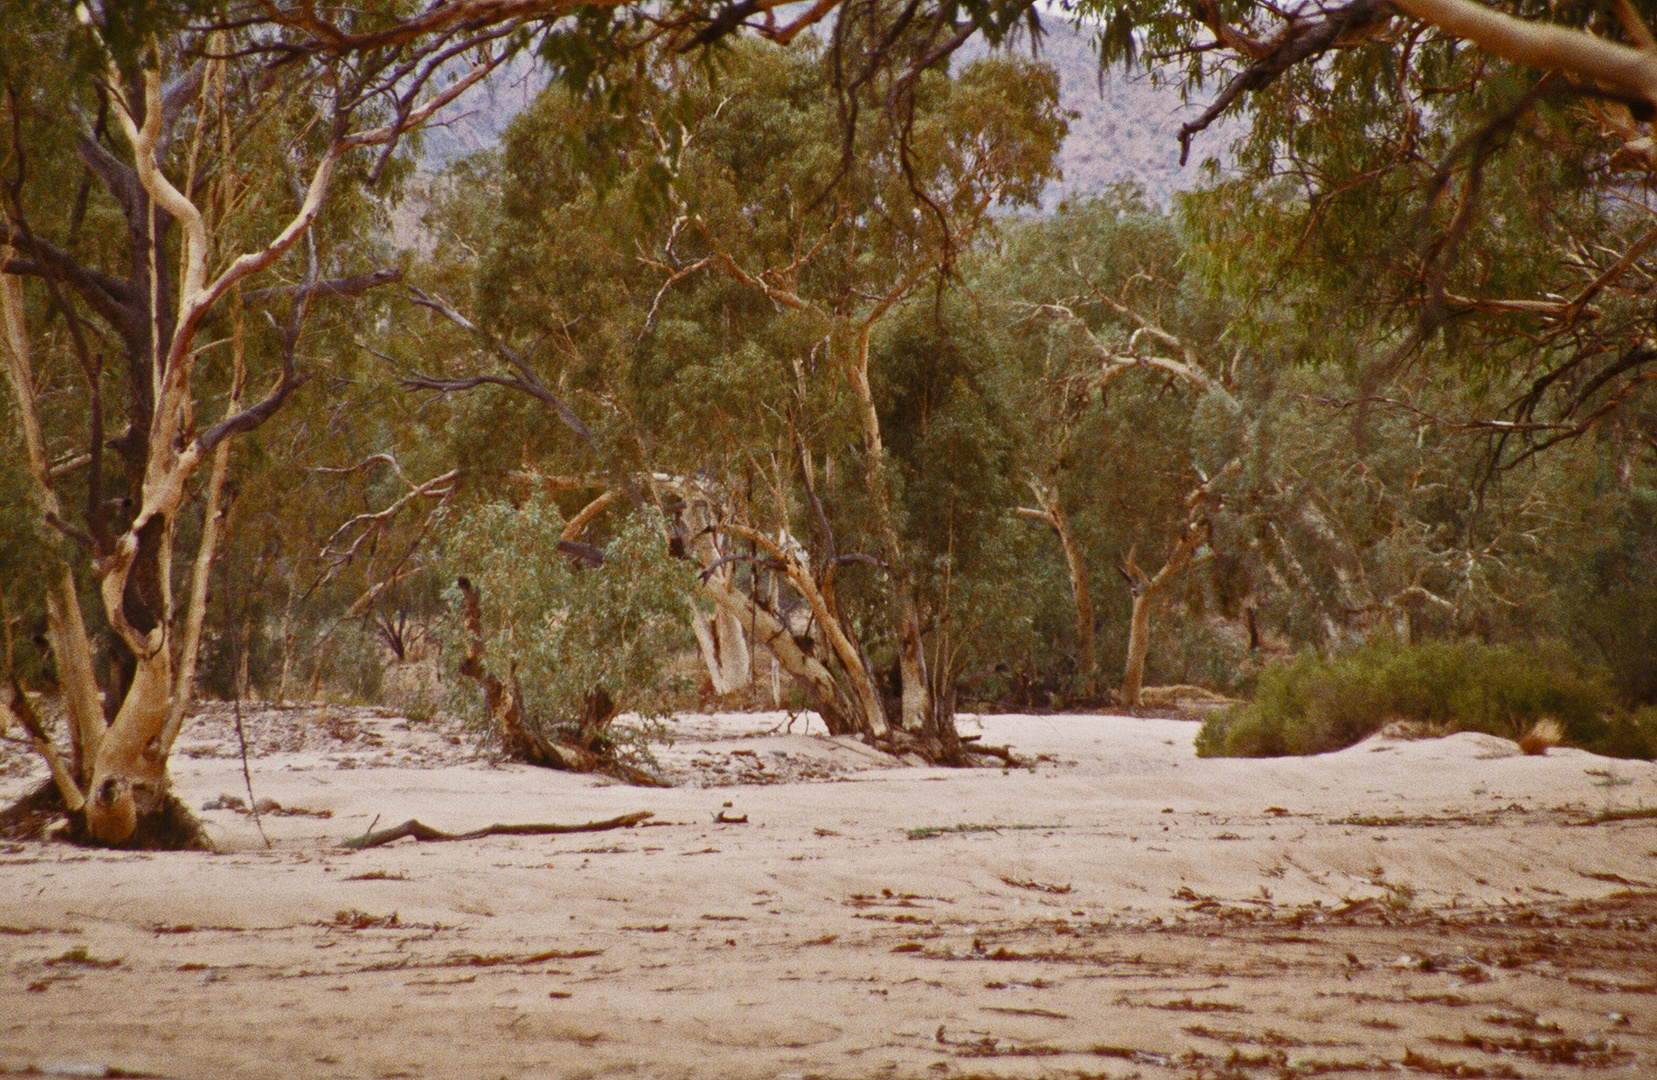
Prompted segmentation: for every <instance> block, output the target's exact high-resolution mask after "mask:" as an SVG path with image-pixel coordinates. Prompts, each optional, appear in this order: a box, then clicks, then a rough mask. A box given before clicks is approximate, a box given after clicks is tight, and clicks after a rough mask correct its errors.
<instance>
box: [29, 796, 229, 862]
mask: <svg viewBox="0 0 1657 1080" xmlns="http://www.w3.org/2000/svg"><path fill="white" fill-rule="evenodd" d="M0 840H9V841H19V840H35V841H46V840H64V841H67V842H69V843H72V844H83V845H86V846H88V847H104V846H107V845H103V844H99V843H97V841H94V840H93V839H92V838H91V836H89V835H88V834H87V831H86V821H85V819H84V818H83V817H82V816H81V815H80V814H72V813H70V812H69V810H68V809H67V808H66V807H65V806H64V804H63V796H62V794H61V793H60V792H59V791H58V789H57V786H56V785H55V784H53V783H52V782H51V781H50V780H48V781H46V782H45V783H43V784H41V785H40V786H39V787H37V788H35V789H34V790H33V791H31V792H29V793H28V794H26V795H22V796H20V797H19V798H18V799H17V800H16V801H14V802H13V803H12V804H11V805H10V806H7V807H5V808H3V809H0ZM118 846H119V847H120V848H121V849H122V850H124V851H212V850H213V844H212V842H211V841H209V840H208V838H207V834H206V833H205V832H203V831H202V827H201V822H200V821H198V820H197V819H196V817H195V815H194V814H192V813H190V811H189V808H188V807H186V806H185V805H184V804H183V803H182V802H180V801H179V799H178V798H177V797H176V796H174V795H168V796H167V797H166V799H164V800H163V801H162V803H161V805H160V806H159V807H158V808H156V809H155V810H153V811H151V812H149V813H147V814H141V815H139V818H138V828H137V831H135V832H134V833H133V834H132V837H131V839H129V840H127V842H126V843H124V844H120V845H118Z"/></svg>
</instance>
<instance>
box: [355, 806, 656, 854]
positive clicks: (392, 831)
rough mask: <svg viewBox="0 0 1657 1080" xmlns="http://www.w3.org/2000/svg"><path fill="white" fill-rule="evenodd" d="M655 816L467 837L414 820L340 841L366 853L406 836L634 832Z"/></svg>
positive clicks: (492, 830)
mask: <svg viewBox="0 0 1657 1080" xmlns="http://www.w3.org/2000/svg"><path fill="white" fill-rule="evenodd" d="M655 816H656V815H655V814H654V813H653V812H652V811H649V810H641V811H639V812H638V813H633V814H623V815H621V816H620V817H613V818H606V819H605V820H603V821H589V822H587V823H586V824H584V825H490V826H487V827H485V828H482V829H473V830H472V831H471V832H463V833H449V832H444V831H443V830H442V829H434V828H432V827H431V826H430V825H424V824H421V823H420V822H419V821H416V820H415V819H414V818H410V819H409V820H407V821H405V822H403V823H402V824H401V825H396V826H393V827H392V828H389V829H381V830H379V831H378V832H367V833H364V834H363V835H361V836H352V837H348V838H346V839H344V840H341V841H340V847H345V848H351V849H352V850H354V851H364V850H366V849H368V848H376V847H380V846H381V845H382V844H389V843H391V842H392V841H393V840H401V839H402V838H403V837H405V836H412V837H414V838H415V839H416V840H419V841H421V842H422V843H424V842H427V841H431V842H442V841H445V840H478V839H481V838H483V837H485V836H553V835H558V834H561V833H582V832H607V831H609V830H610V829H631V828H632V827H633V826H635V825H637V824H638V823H639V822H641V821H644V820H645V819H646V818H652V817H655Z"/></svg>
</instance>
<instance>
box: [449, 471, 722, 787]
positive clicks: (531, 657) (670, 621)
mask: <svg viewBox="0 0 1657 1080" xmlns="http://www.w3.org/2000/svg"><path fill="white" fill-rule="evenodd" d="M563 525H564V522H563V519H562V517H561V516H560V515H559V513H558V511H557V508H556V507H555V506H554V505H553V504H552V503H551V502H550V501H549V500H547V499H546V498H544V497H539V496H537V497H535V498H532V499H530V500H529V501H528V502H526V503H524V504H523V505H522V506H516V507H515V506H512V505H511V504H509V503H491V504H488V505H485V506H481V507H478V508H476V509H474V510H471V511H470V512H468V513H466V514H464V515H453V516H452V518H451V521H450V523H449V527H448V529H447V530H446V542H447V548H446V551H447V556H448V563H449V565H450V566H451V567H452V568H453V570H454V571H455V572H456V574H458V575H463V576H465V577H468V578H470V579H471V580H472V581H473V582H474V583H475V584H476V585H477V586H478V588H479V590H480V592H481V593H482V601H481V606H482V609H483V621H484V639H485V649H486V660H485V663H486V664H487V665H488V667H489V668H490V670H491V671H493V672H495V673H497V674H499V675H501V676H502V677H503V678H504V677H505V676H506V674H507V672H508V671H509V670H510V671H512V672H514V673H515V675H516V678H517V679H518V681H519V683H520V684H521V685H522V687H523V693H524V714H525V717H526V719H527V720H528V722H529V723H531V724H533V725H535V726H536V727H537V728H539V730H541V732H542V733H543V734H546V735H547V736H549V737H551V738H555V739H556V738H559V737H560V733H561V731H565V732H568V731H574V730H575V729H577V728H578V727H579V725H580V723H581V720H582V717H583V715H584V711H585V709H586V705H587V699H588V695H590V694H592V693H593V692H594V690H595V689H596V688H599V687H602V688H603V689H604V690H605V691H606V692H607V693H608V694H609V695H610V697H611V699H612V700H613V701H614V702H615V704H616V705H617V706H618V707H619V708H620V709H621V710H622V711H623V712H633V713H637V714H639V715H640V716H642V717H644V718H645V719H646V720H647V721H648V720H651V719H655V718H658V717H660V716H662V715H664V713H665V711H666V709H667V707H668V706H669V705H670V704H671V703H672V702H673V701H674V700H675V699H676V698H678V697H680V696H682V695H683V694H684V692H685V690H686V688H685V687H683V686H681V685H678V684H677V682H676V680H674V679H671V678H669V677H668V675H667V669H668V666H669V665H670V664H671V662H672V661H673V660H674V659H675V658H676V657H677V656H678V655H679V654H680V653H681V652H682V651H683V650H684V649H686V648H690V647H693V646H694V641H693V639H692V638H691V634H690V629H689V623H688V620H687V619H686V617H685V616H686V605H687V603H689V602H690V601H689V598H690V597H692V596H695V595H697V591H698V590H697V585H696V580H695V574H694V573H693V572H692V570H691V568H690V566H689V564H688V563H685V562H683V561H680V560H676V559H673V558H672V557H671V556H669V554H668V551H667V541H666V537H665V533H664V531H663V528H664V527H663V523H662V520H661V517H660V515H659V514H657V513H656V512H655V511H652V510H647V511H641V512H638V513H636V514H634V515H633V516H632V517H631V518H629V519H628V520H627V521H626V522H625V523H624V524H623V525H622V526H621V527H620V528H619V529H617V531H616V533H615V535H614V536H612V537H611V539H610V541H609V543H608V544H606V545H605V548H604V555H605V558H604V563H603V565H602V566H598V567H591V568H583V567H579V566H576V565H575V564H574V563H573V562H572V561H571V560H570V559H568V558H567V557H565V556H564V555H561V554H559V553H558V552H557V551H556V548H555V545H556V543H557V539H558V535H559V532H560V531H561V530H562V528H563ZM451 600H452V601H453V603H452V605H451V606H452V607H453V609H454V611H455V612H456V613H458V610H459V603H458V590H457V591H456V592H455V593H454V594H453V595H451ZM448 632H449V633H448V641H447V643H446V645H445V648H444V655H445V656H447V657H448V658H450V660H451V661H458V660H459V659H460V658H461V657H463V656H464V655H465V654H466V641H465V637H464V630H463V628H462V627H461V625H460V620H459V618H458V614H456V615H455V616H454V617H452V618H451V619H450V620H449V624H448ZM452 685H453V686H454V687H455V696H456V698H457V701H456V704H457V705H458V706H460V707H461V708H462V710H463V711H465V712H466V713H468V714H470V715H471V716H472V717H473V718H474V719H476V720H477V721H478V722H479V723H480V724H482V723H484V722H486V720H487V718H486V717H484V715H483V713H482V711H481V701H482V695H481V694H480V693H479V692H478V690H477V688H476V685H475V684H474V683H472V682H471V681H469V680H466V679H463V678H460V677H459V676H456V677H455V679H454V682H453V683H452ZM608 735H609V737H610V738H611V739H613V740H615V741H617V742H619V743H623V744H628V745H630V746H631V747H632V749H633V752H634V753H635V755H637V754H638V753H639V752H641V751H642V750H643V745H644V740H645V738H646V737H659V736H660V735H661V730H660V729H659V727H657V726H655V725H651V724H649V723H644V724H637V723H626V724H616V725H612V728H611V731H610V732H609V733H608ZM572 741H573V740H572Z"/></svg>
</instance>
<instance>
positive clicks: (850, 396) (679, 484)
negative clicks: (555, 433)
mask: <svg viewBox="0 0 1657 1080" xmlns="http://www.w3.org/2000/svg"><path fill="white" fill-rule="evenodd" d="M822 58H823V54H822V53H820V52H819V51H818V49H817V48H816V47H815V46H813V45H811V44H810V43H807V42H804V41H802V42H798V43H796V44H795V46H794V47H793V48H792V49H790V50H787V51H784V50H781V49H779V48H777V47H775V46H772V45H766V44H762V43H744V44H741V45H737V46H735V47H733V48H732V49H731V50H729V51H728V52H726V53H724V54H722V55H721V56H720V57H718V58H717V64H718V70H717V72H716V73H710V72H709V71H708V70H707V68H706V67H705V66H704V65H701V64H698V63H693V62H691V61H689V60H676V61H675V60H668V59H664V60H663V61H661V62H660V63H659V64H657V65H656V66H655V67H653V69H652V70H653V71H655V72H656V73H657V76H658V77H657V78H656V79H655V80H653V81H652V80H642V81H635V82H633V83H631V84H630V85H629V86H628V87H627V88H626V95H625V102H626V108H625V109H619V108H617V106H616V103H615V101H614V100H612V99H610V98H604V97H601V98H596V99H595V98H594V97H592V96H590V95H582V94H579V93H575V92H572V91H570V90H568V89H565V88H554V89H552V90H550V91H549V92H548V93H547V94H546V95H545V96H544V97H543V98H542V99H541V101H540V102H538V103H537V104H536V106H535V107H533V108H532V109H531V110H529V111H528V112H527V113H526V114H525V115H524V116H522V117H520V118H519V120H518V121H517V122H516V123H515V124H514V126H513V129H512V130H511V131H510V132H509V133H508V134H507V136H506V139H505V142H504V147H503V153H502V155H501V157H500V159H499V168H500V176H501V181H500V191H501V193H500V207H501V212H500V217H499V219H498V224H497V226H496V232H495V238H494V242H493V244H492V247H491V250H490V252H489V254H488V255H487V257H486V258H485V260H484V264H483V272H482V274H481V276H480V278H479V281H478V283H477V285H476V287H475V296H476V299H477V304H478V311H479V312H480V315H479V321H480V323H482V324H484V325H485V326H486V327H488V333H489V334H490V335H491V336H492V337H493V338H494V339H496V340H499V341H502V342H505V341H508V340H510V341H515V342H519V343H534V344H533V346H532V349H533V351H527V350H526V351H524V352H523V354H522V356H521V359H522V360H523V361H524V364H525V367H526V369H527V368H532V367H536V365H539V367H538V368H536V371H537V375H536V377H537V380H538V383H539V384H540V385H541V386H543V387H548V388H551V389H552V390H553V391H554V392H556V393H558V394H560V395H568V401H569V403H570V407H571V408H573V409H574V410H575V411H576V412H579V413H580V414H581V417H582V423H583V426H585V427H587V428H589V429H590V431H591V433H592V438H591V440H590V441H587V440H583V441H586V442H587V445H586V447H585V448H584V449H582V450H581V451H580V453H582V454H584V455H588V457H587V458H586V460H587V461H588V462H591V463H593V464H594V465H595V466H597V465H602V467H604V468H608V469H611V470H613V473H612V475H615V474H616V473H617V472H619V473H620V475H619V476H617V477H616V481H615V482H618V483H619V482H620V481H621V479H623V478H624V477H625V476H627V475H634V476H651V475H654V476H656V477H658V479H657V481H656V483H657V486H658V487H659V488H661V490H662V492H663V494H664V495H665V496H667V497H669V501H671V502H672V503H674V504H676V505H678V506H680V507H681V508H682V510H681V517H683V516H684V509H683V508H686V507H688V506H689V504H693V503H698V502H703V503H706V502H709V501H710V500H711V501H712V502H715V503H719V507H718V508H717V510H716V511H715V512H714V513H712V515H711V517H710V516H709V515H707V514H701V516H700V517H698V518H697V521H696V523H695V524H693V526H692V527H691V528H690V529H689V533H690V535H689V536H688V537H687V541H688V542H689V543H690V545H691V546H692V547H693V548H700V549H701V550H702V551H703V558H704V562H705V563H707V571H706V573H707V579H708V581H709V583H710V588H711V591H712V592H713V594H714V596H715V598H716V599H719V598H724V599H725V600H727V601H731V602H733V603H734V604H735V605H736V606H737V607H740V608H742V609H744V611H745V614H744V616H743V617H744V618H747V619H749V620H750V621H753V620H755V619H758V620H760V622H761V623H763V624H764V625H763V626H762V627H759V628H758V629H757V632H758V634H759V636H760V637H761V638H762V639H763V640H769V641H771V642H774V643H775V644H776V646H777V647H778V648H780V649H781V650H782V651H783V653H786V654H788V655H787V656H783V655H779V660H782V661H783V662H784V663H785V665H788V666H790V668H791V670H792V671H793V672H794V674H796V675H798V676H800V677H801V678H802V679H803V680H804V681H805V684H806V685H807V687H808V688H810V689H811V693H812V694H813V696H814V703H815V704H817V705H819V706H820V707H822V708H823V709H824V711H825V713H826V714H827V715H828V716H830V717H831V720H830V723H831V726H834V727H836V728H837V729H842V730H847V731H856V732H860V733H862V734H865V735H868V736H870V737H872V738H877V739H887V738H892V739H897V740H898V741H900V742H903V743H904V744H905V745H908V744H914V745H916V746H918V747H919V748H921V749H922V751H923V752H924V753H926V754H927V755H928V756H931V757H937V758H944V759H948V758H959V757H960V750H959V748H958V745H957V744H956V743H955V741H954V738H953V724H952V720H951V717H950V715H949V711H948V708H947V706H946V707H945V708H944V709H942V710H940V709H938V708H937V707H936V705H935V697H934V694H935V691H936V689H937V687H936V684H935V680H934V678H933V676H932V675H931V674H930V673H929V671H928V666H927V660H926V642H925V640H924V638H925V633H926V631H925V622H926V619H925V615H924V614H923V611H922V602H921V600H920V599H919V595H918V591H917V583H916V570H915V567H914V564H913V553H912V551H911V549H910V546H909V544H908V543H907V542H906V540H905V537H904V529H903V519H904V514H905V508H904V506H903V503H902V498H903V495H902V492H901V491H899V490H898V489H897V486H896V484H895V479H896V478H895V476H894V474H893V469H892V465H891V460H892V457H891V451H890V449H889V447H888V445H887V440H888V431H887V429H886V427H885V426H884V425H883V418H882V409H881V402H880V401H879V400H877V397H878V394H877V388H878V387H879V386H880V385H881V381H882V379H883V377H884V371H883V367H882V364H883V360H884V357H883V354H882V352H881V346H880V334H881V329H882V327H883V326H886V325H888V324H889V323H890V322H891V320H893V319H894V318H895V317H896V316H897V315H898V314H899V313H900V312H902V311H904V310H905V304H906V303H914V304H917V305H931V304H932V303H933V302H934V300H935V299H936V298H937V297H938V296H940V295H941V292H940V290H943V289H945V288H946V283H945V281H944V280H943V275H944V274H945V273H946V271H947V268H948V266H949V263H950V261H951V259H952V258H953V257H954V256H955V254H956V253H957V252H958V251H960V250H961V249H962V248H963V247H964V246H965V245H967V244H969V243H971V242H972V241H973V239H974V238H975V237H976V236H978V235H979V234H980V233H981V232H982V231H984V230H985V229H987V228H989V227H991V224H992V219H991V216H990V215H991V212H992V211H993V210H994V209H995V208H997V207H998V206H1018V205H1021V204H1030V203H1033V202H1034V200H1035V199H1036V198H1037V196H1038V195H1039V192H1040V189H1041V186H1042V184H1043V183H1044V182H1045V180H1046V179H1047V178H1048V177H1049V176H1050V175H1052V173H1053V170H1054V165H1053V160H1054V154H1055V152H1056V150H1057V146H1058V143H1059V140H1060V139H1061V138H1062V136H1063V133H1064V130H1065V120H1064V117H1063V115H1062V114H1061V112H1060V111H1059V109H1058V105H1057V86H1056V82H1055V80H1054V77H1053V75H1052V73H1051V72H1050V71H1048V70H1046V69H1044V68H1040V67H1037V66H1035V65H1032V64H1030V63H1027V62H1019V61H1014V60H1006V59H992V60H985V61H979V62H976V63H974V64H971V65H968V66H966V67H965V68H963V69H962V70H961V71H960V72H958V73H955V74H953V75H945V74H944V73H942V72H928V73H926V74H923V75H920V76H918V77H917V78H916V79H915V80H914V81H913V83H912V85H911V86H910V87H909V88H908V90H907V92H908V93H910V94H911V98H910V99H909V100H908V101H907V103H906V104H905V106H904V108H903V109H902V110H901V113H900V114H899V115H897V116H892V117H888V116H881V117H878V118H876V119H872V120H866V121H865V122H864V123H862V124H860V125H859V126H858V127H857V128H856V129H847V128H846V126H845V125H844V123H843V117H842V115H841V113H840V110H839V109H838V108H837V107H836V104H835V97H834V95H833V93H832V92H831V90H832V77H831V75H830V74H829V73H828V71H827V70H826V69H825V67H824V65H823V63H822ZM711 74H716V75H717V77H716V78H715V77H710V75H711ZM595 131H598V132H602V135H603V137H602V138H601V139H595V138H593V137H592V133H593V132H595ZM452 321H453V320H451V322H452ZM498 355H499V354H498V353H497V356H498ZM471 370H472V369H466V370H451V371H446V372H443V373H440V374H436V375H433V374H430V373H422V375H421V376H420V377H419V378H417V379H415V380H413V381H415V382H416V383H418V384H420V385H423V386H426V387H430V388H435V389H459V388H462V387H470V386H472V385H475V383H476V381H477V376H476V375H475V374H470V371H471ZM523 378H524V371H522V370H519V371H517V374H515V375H514V376H513V379H514V380H516V381H517V382H519V383H522V382H523ZM515 388H516V389H519V390H524V389H526V385H518V386H516V387H515ZM565 427H566V428H567V427H568V424H567V423H566V424H565ZM560 438H561V439H563V440H564V442H565V443H566V444H567V445H568V444H570V442H571V440H570V439H569V437H568V435H562V436H560ZM571 449H572V450H573V449H574V447H573V446H571ZM498 452H499V451H498V450H497V453H498ZM504 464H505V463H503V465H504ZM517 467H518V468H520V469H521V467H522V466H521V465H519V466H517ZM553 471H555V472H559V473H563V472H565V471H566V470H563V469H556V470H553ZM663 485H665V487H663ZM669 489H671V490H669ZM736 495H740V496H741V497H740V498H733V496H736ZM698 513H700V512H698ZM801 513H803V514H804V515H805V519H806V524H804V525H803V526H801V525H800V524H798V523H797V522H796V521H794V520H792V519H793V518H794V516H795V515H798V514H801ZM799 537H804V538H806V540H805V542H804V543H802V542H801V541H800V540H799V539H797V538H799ZM733 544H738V545H742V546H744V547H745V551H744V552H739V551H737V550H736V549H735V548H733ZM807 545H809V547H808V546H807ZM716 564H717V565H716ZM739 564H740V566H746V567H750V568H754V569H756V570H759V571H764V572H766V573H774V574H775V575H776V576H777V578H778V579H779V581H780V582H781V583H782V588H783V589H784V590H785V591H786V592H787V593H788V594H789V596H790V599H789V606H794V605H804V607H805V608H806V609H808V610H809V616H806V618H807V621H808V622H809V624H810V629H809V631H803V632H802V633H801V634H799V635H796V633H795V632H794V631H793V630H791V629H789V624H788V620H787V618H786V615H787V612H776V611H773V612H770V613H764V614H762V613H761V612H760V611H759V610H758V608H757V606H756V603H755V597H754V596H753V595H752V590H750V591H749V593H748V594H747V595H745V596H743V597H739V596H738V594H737V593H736V592H733V591H732V585H733V584H734V583H735V581H736V577H735V570H736V569H738V568H739ZM854 572H855V573H857V574H858V575H860V576H862V577H863V580H864V582H865V583H870V582H873V584H864V585H862V586H850V585H848V584H847V579H848V578H849V577H850V576H851V575H852V574H853V573H854ZM744 580H749V581H751V580H752V578H751V575H750V577H749V578H745V579H744ZM848 591H849V592H852V593H856V592H859V591H865V592H867V593H868V595H870V596H871V597H876V596H878V599H874V600H873V601H872V609H871V613H870V619H869V624H870V625H869V628H868V629H865V630H861V631H860V630H859V629H858V626H857V619H856V618H855V616H854V614H853V612H852V611H851V610H849V609H848V608H847V607H846V606H845V599H846V597H845V595H844V594H845V593H847V592H848ZM779 616H784V617H779ZM802 629H803V628H802ZM871 632H872V633H873V634H874V635H875V636H884V637H885V638H886V639H887V640H889V641H891V642H892V643H893V647H892V651H893V652H894V653H895V654H896V661H897V666H898V667H899V668H900V670H901V677H900V690H899V694H898V696H899V704H898V705H897V707H896V709H895V710H894V713H895V715H894V717H893V719H894V720H895V721H896V724H895V726H894V725H892V724H891V723H889V721H888V719H887V710H886V704H885V701H884V700H883V688H882V687H881V685H880V680H879V677H878V674H877V672H876V670H875V665H874V663H873V662H872V661H871V659H870V656H869V654H868V651H867V649H866V647H865V640H866V635H869V634H871ZM796 636H801V637H812V638H814V639H815V640H814V647H815V646H816V645H821V646H822V649H821V651H820V653H814V654H812V655H793V654H794V652H795V651H796V649H795V646H797V645H798V642H796V641H795V640H794V639H795V637H796ZM829 669H832V670H833V673H834V674H833V676H832V678H830V677H829V675H828V673H829ZM900 733H901V734H900Z"/></svg>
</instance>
